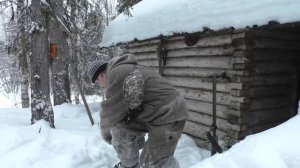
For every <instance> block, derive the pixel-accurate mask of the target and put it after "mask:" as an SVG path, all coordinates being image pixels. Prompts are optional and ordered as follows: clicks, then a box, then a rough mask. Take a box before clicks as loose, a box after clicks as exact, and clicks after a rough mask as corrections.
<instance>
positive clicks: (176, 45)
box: [128, 29, 300, 148]
mask: <svg viewBox="0 0 300 168" xmlns="http://www.w3.org/2000/svg"><path fill="white" fill-rule="evenodd" d="M265 32H266V33H265ZM281 33H283V32H270V31H260V30H249V29H247V30H239V31H224V32H221V33H211V34H206V35H200V39H199V41H198V42H197V43H196V44H195V45H193V46H187V45H186V44H185V42H184V37H183V36H177V37H172V38H168V39H164V41H163V43H162V45H163V47H165V48H166V49H167V51H168V54H167V61H166V65H165V66H164V71H163V75H164V77H165V78H166V79H167V80H168V81H170V83H172V84H173V85H174V86H175V87H176V88H177V89H178V91H179V92H180V93H181V94H182V95H183V96H184V97H185V100H186V102H187V106H188V109H189V120H188V122H187V123H186V126H185V129H184V132H185V133H186V134H188V135H190V136H192V137H193V138H194V139H195V141H196V142H197V144H198V145H199V146H201V147H206V148H207V147H208V145H209V143H207V138H206V137H205V134H204V133H205V132H206V131H208V130H209V127H210V125H211V124H212V81H211V80H210V79H208V78H207V76H209V75H212V74H215V73H219V74H220V73H222V72H225V74H226V76H227V77H229V80H223V79H220V80H218V83H217V107H216V109H217V127H218V130H217V134H218V137H219V139H220V140H221V141H219V142H221V143H222V145H223V146H224V147H226V146H231V145H232V144H234V143H236V142H237V141H238V140H240V139H242V138H244V137H245V136H246V135H249V134H251V133H255V132H258V131H261V130H264V129H267V128H270V127H272V126H274V125H276V124H278V123H281V122H282V121H284V120H286V119H287V118H289V117H291V114H292V111H291V109H292V106H293V105H294V104H293V103H294V102H293V99H295V95H292V92H293V90H294V89H295V87H296V85H297V84H296V83H295V82H294V83H293V82H291V81H293V80H296V78H297V74H296V72H295V69H296V68H295V66H296V65H295V64H294V63H295V61H294V60H295V57H296V56H299V54H298V50H299V48H300V43H295V41H297V40H299V38H298V37H295V36H294V35H293V34H288V33H286V34H281ZM279 34H280V35H279ZM159 42H160V40H159V39H152V40H148V41H144V42H132V43H129V48H128V51H129V52H130V53H133V54H135V55H136V56H137V59H138V63H139V64H140V65H145V66H148V67H151V68H153V69H155V70H157V71H158V59H157V53H156V49H157V47H158V45H159Z"/></svg>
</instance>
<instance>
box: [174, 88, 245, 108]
mask: <svg viewBox="0 0 300 168" xmlns="http://www.w3.org/2000/svg"><path fill="white" fill-rule="evenodd" d="M176 89H177V90H178V91H179V92H180V93H181V94H182V95H183V96H184V97H185V98H188V99H193V100H199V101H202V102H207V103H212V92H211V91H204V90H199V89H190V88H183V87H176ZM232 101H234V102H240V103H248V102H249V98H247V97H232V96H231V95H230V94H228V93H219V92H217V93H216V102H217V104H221V105H230V102H232Z"/></svg>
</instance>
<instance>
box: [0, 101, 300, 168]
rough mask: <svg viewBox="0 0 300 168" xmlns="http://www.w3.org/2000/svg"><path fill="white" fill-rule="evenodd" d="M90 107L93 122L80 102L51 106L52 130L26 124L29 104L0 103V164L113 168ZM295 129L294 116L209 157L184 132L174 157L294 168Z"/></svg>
mask: <svg viewBox="0 0 300 168" xmlns="http://www.w3.org/2000/svg"><path fill="white" fill-rule="evenodd" d="M6 103H7V102H6ZM89 106H90V109H91V111H92V116H93V118H94V120H95V123H96V124H95V125H94V126H91V124H90V122H89V119H88V116H87V114H86V112H85V109H84V106H83V105H74V104H63V105H59V106H54V107H53V108H54V112H55V126H56V129H51V128H49V126H48V124H47V123H46V122H44V121H39V122H37V123H36V124H34V125H30V117H31V114H30V109H28V108H27V109H20V108H0V168H54V167H55V168H112V167H113V165H114V164H116V163H118V159H117V157H116V154H115V152H114V149H113V147H112V146H110V145H108V144H106V143H105V142H104V141H103V140H102V138H101V135H100V132H99V128H98V124H99V120H100V118H99V111H100V106H99V102H95V103H90V104H89ZM1 107H3V105H1ZM298 113H299V110H298ZM299 128H300V115H297V116H295V117H293V118H292V119H290V120H289V121H287V122H285V123H283V124H281V125H279V126H277V127H274V128H272V129H269V130H267V131H264V132H261V133H258V134H255V135H251V136H248V137H246V139H245V140H243V141H241V142H240V143H238V144H236V145H234V146H233V147H232V148H231V149H229V150H228V151H226V152H224V153H223V154H216V155H214V156H213V157H209V155H210V152H208V151H206V150H203V149H200V148H197V147H196V145H195V143H194V142H193V141H192V139H191V138H189V137H188V136H187V135H183V136H182V138H181V139H180V141H179V144H178V147H177V149H176V152H175V157H176V158H177V159H178V160H179V163H180V165H181V168H254V167H255V168H299V167H300V155H299V151H300V144H299V142H300V129H299Z"/></svg>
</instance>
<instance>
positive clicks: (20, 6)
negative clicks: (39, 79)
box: [17, 0, 29, 108]
mask: <svg viewBox="0 0 300 168" xmlns="http://www.w3.org/2000/svg"><path fill="white" fill-rule="evenodd" d="M17 10H18V29H19V45H18V48H19V49H18V51H19V55H18V57H19V65H20V69H21V74H22V79H21V100H22V108H28V107H29V95H28V89H29V70H28V62H27V55H26V54H27V53H28V50H29V49H28V39H27V37H26V32H25V17H26V16H25V15H26V13H25V11H26V10H25V6H24V0H18V2H17Z"/></svg>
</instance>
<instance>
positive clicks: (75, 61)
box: [68, 0, 80, 104]
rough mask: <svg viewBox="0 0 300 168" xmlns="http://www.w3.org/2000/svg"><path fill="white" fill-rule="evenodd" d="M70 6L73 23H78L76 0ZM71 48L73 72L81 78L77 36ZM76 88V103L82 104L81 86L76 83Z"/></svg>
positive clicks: (72, 39) (72, 40)
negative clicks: (80, 98) (80, 99)
mask: <svg viewBox="0 0 300 168" xmlns="http://www.w3.org/2000/svg"><path fill="white" fill-rule="evenodd" d="M68 3H69V5H70V7H71V15H70V21H71V23H76V13H77V7H76V2H75V1H72V0H70V1H68ZM69 29H70V30H71V31H72V32H74V30H73V29H74V28H73V29H72V28H71V27H70V28H69ZM74 36H77V35H76V33H74ZM70 45H71V48H70V56H71V63H70V64H71V66H73V67H72V70H71V71H72V72H71V73H72V74H74V75H77V76H78V78H79V79H80V74H79V71H78V66H79V64H78V62H79V59H77V56H78V51H77V47H76V45H77V38H71V44H70ZM72 80H73V81H74V83H75V82H80V81H75V80H76V79H75V77H74V76H73V77H72ZM75 86H76V87H75V89H74V94H75V104H80V101H79V97H80V95H79V94H80V93H79V90H80V88H78V87H77V85H75Z"/></svg>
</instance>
